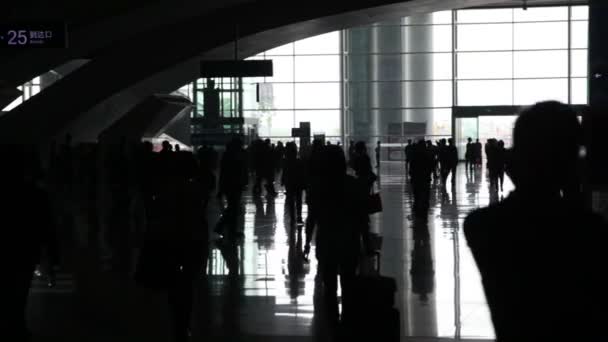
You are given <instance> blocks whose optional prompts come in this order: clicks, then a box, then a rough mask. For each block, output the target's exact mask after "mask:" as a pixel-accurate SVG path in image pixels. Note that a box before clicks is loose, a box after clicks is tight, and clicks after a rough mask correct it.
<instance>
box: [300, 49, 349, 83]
mask: <svg viewBox="0 0 608 342" xmlns="http://www.w3.org/2000/svg"><path fill="white" fill-rule="evenodd" d="M295 60H296V64H295V68H296V69H295V70H296V82H321V81H336V82H337V81H340V56H339V55H336V56H296V58H295Z"/></svg>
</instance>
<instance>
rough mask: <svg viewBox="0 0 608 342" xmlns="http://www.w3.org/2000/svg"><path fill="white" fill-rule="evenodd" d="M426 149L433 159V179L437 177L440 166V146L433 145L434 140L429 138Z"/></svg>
mask: <svg viewBox="0 0 608 342" xmlns="http://www.w3.org/2000/svg"><path fill="white" fill-rule="evenodd" d="M426 151H427V153H428V155H429V159H430V161H431V174H432V175H433V179H437V178H438V174H437V168H438V166H439V147H438V146H436V145H433V142H432V141H431V140H427V142H426Z"/></svg>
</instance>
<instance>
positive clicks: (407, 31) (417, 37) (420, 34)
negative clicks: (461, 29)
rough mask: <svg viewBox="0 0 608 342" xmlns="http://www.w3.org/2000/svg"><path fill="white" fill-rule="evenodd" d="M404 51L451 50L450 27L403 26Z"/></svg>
mask: <svg viewBox="0 0 608 342" xmlns="http://www.w3.org/2000/svg"><path fill="white" fill-rule="evenodd" d="M403 32H404V34H403V36H404V39H405V45H404V46H405V51H404V52H450V51H452V27H451V26H450V25H436V26H406V27H404V28H403Z"/></svg>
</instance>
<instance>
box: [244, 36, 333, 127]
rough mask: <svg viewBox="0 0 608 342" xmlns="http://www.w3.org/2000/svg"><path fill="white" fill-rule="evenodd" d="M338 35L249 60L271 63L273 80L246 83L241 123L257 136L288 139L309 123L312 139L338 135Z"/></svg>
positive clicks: (268, 52)
mask: <svg viewBox="0 0 608 342" xmlns="http://www.w3.org/2000/svg"><path fill="white" fill-rule="evenodd" d="M340 35H341V34H340V32H339V31H336V32H331V33H328V34H323V35H319V36H316V37H311V38H308V39H304V40H300V41H296V42H294V43H291V44H287V45H283V46H280V47H277V48H275V49H272V50H269V51H266V52H264V53H261V54H259V55H257V56H254V57H252V58H250V59H271V60H272V61H273V65H274V76H273V77H264V78H258V79H255V78H249V79H245V80H244V84H243V87H244V98H243V107H244V115H245V117H251V118H256V119H258V120H259V121H258V131H259V134H260V135H261V136H275V137H289V136H291V128H292V127H297V126H298V125H299V123H300V122H304V121H306V122H310V123H311V129H312V132H313V133H325V134H326V135H327V136H339V135H340V134H341V124H340V117H341V116H340V115H341V114H340V113H341V111H340V110H341V106H342V104H341V96H340V89H341V86H340Z"/></svg>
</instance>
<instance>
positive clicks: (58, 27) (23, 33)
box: [0, 23, 68, 49]
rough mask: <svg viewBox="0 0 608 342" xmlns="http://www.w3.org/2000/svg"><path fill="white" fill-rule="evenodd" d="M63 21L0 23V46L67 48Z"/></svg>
mask: <svg viewBox="0 0 608 342" xmlns="http://www.w3.org/2000/svg"><path fill="white" fill-rule="evenodd" d="M67 47H68V35H67V27H66V25H65V24H64V23H37V24H36V23H34V24H23V23H15V24H5V23H0V48H5V49H7V48H9V49H11V48H14V49H19V48H67Z"/></svg>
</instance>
